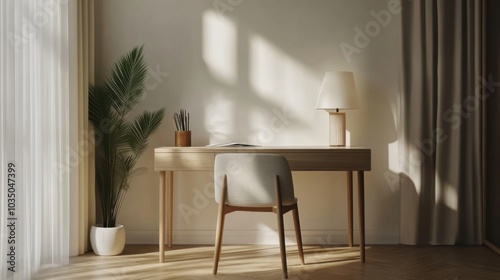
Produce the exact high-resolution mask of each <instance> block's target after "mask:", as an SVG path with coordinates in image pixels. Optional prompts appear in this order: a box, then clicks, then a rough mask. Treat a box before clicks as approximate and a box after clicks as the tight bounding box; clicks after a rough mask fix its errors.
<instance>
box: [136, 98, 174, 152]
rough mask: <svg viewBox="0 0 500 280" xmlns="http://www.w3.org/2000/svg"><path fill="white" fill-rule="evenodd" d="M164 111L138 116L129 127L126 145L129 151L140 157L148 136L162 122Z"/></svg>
mask: <svg viewBox="0 0 500 280" xmlns="http://www.w3.org/2000/svg"><path fill="white" fill-rule="evenodd" d="M164 114H165V109H163V108H162V109H160V110H158V111H156V112H144V113H142V115H140V116H138V117H137V118H136V119H135V121H134V122H133V123H132V125H131V126H130V133H129V139H128V143H129V145H130V148H131V151H132V152H133V153H135V154H136V155H138V156H139V155H140V154H141V153H142V151H143V150H144V149H145V148H146V147H147V144H148V141H147V140H148V138H149V135H151V134H152V133H153V132H154V131H155V130H156V129H157V128H158V127H159V126H160V123H161V121H162V120H163V116H164Z"/></svg>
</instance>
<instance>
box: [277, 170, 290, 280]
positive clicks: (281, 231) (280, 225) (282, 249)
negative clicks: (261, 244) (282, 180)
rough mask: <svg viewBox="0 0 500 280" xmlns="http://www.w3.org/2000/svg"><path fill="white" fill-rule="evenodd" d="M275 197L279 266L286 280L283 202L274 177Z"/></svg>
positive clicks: (279, 188)
mask: <svg viewBox="0 0 500 280" xmlns="http://www.w3.org/2000/svg"><path fill="white" fill-rule="evenodd" d="M276 197H277V200H278V205H277V206H276V208H277V212H278V213H276V214H277V215H276V216H277V218H278V235H279V238H280V253H281V266H282V270H283V278H285V279H288V269H287V265H286V247H285V245H286V244H285V227H284V223H283V204H282V203H283V202H282V200H281V187H280V184H279V177H278V176H276Z"/></svg>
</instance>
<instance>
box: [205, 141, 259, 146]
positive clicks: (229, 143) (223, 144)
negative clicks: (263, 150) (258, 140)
mask: <svg viewBox="0 0 500 280" xmlns="http://www.w3.org/2000/svg"><path fill="white" fill-rule="evenodd" d="M207 147H260V146H259V145H252V144H245V143H237V142H227V143H215V144H210V145H207Z"/></svg>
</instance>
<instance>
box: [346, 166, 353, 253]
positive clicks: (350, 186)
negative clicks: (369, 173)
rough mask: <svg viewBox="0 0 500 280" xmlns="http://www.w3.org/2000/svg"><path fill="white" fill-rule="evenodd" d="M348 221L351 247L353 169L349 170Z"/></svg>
mask: <svg viewBox="0 0 500 280" xmlns="http://www.w3.org/2000/svg"><path fill="white" fill-rule="evenodd" d="M347 222H348V230H349V247H352V246H353V245H352V244H353V242H352V235H353V234H352V232H353V230H352V228H353V225H352V171H347Z"/></svg>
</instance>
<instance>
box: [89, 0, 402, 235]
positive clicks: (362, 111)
mask: <svg viewBox="0 0 500 280" xmlns="http://www.w3.org/2000/svg"><path fill="white" fill-rule="evenodd" d="M231 4H232V5H233V6H231ZM388 5H389V7H390V8H388ZM391 5H394V6H391ZM397 8H398V5H397V2H394V3H393V1H392V0H377V1H373V0H357V1H352V0H348V1H347V0H346V1H334V0H330V1H327V0H324V1H319V0H313V1H311V0H308V1H289V0H274V1H273V0H265V1H264V0H251V1H250V0H241V1H238V0H232V1H228V0H216V1H213V0H207V1H201V0H196V1H195V0H187V1H186V0H175V1H160V0H146V1H131V0H100V1H96V78H97V80H98V81H102V79H103V77H105V75H106V74H107V73H109V70H110V67H111V65H112V63H113V62H114V61H115V60H116V59H117V57H118V56H119V55H122V54H124V53H126V52H127V51H129V50H130V49H132V48H133V47H134V46H137V45H141V44H143V45H144V49H145V57H146V60H147V62H148V64H149V65H150V67H151V73H150V77H149V80H148V90H147V92H146V96H145V98H144V101H143V102H142V103H141V105H139V106H138V107H139V108H138V110H144V109H157V108H160V107H165V108H166V109H167V117H166V119H165V120H164V123H163V124H162V126H161V128H160V130H159V132H157V133H156V134H155V135H154V136H153V137H152V138H151V141H150V146H149V149H148V151H147V152H146V154H145V156H144V157H143V159H142V160H141V162H139V166H141V167H143V168H144V172H143V173H142V174H141V175H139V176H137V177H136V178H135V179H134V180H133V181H132V187H131V189H130V191H129V193H128V194H127V197H126V199H125V201H124V204H123V208H122V211H121V213H120V215H119V217H118V221H119V223H122V224H124V225H125V226H126V228H127V242H128V243H157V242H158V236H157V229H158V174H157V173H155V172H154V171H153V149H154V147H159V146H172V145H173V134H174V127H173V122H172V118H171V115H172V114H173V112H175V111H178V110H179V109H180V108H185V109H187V110H188V111H189V112H190V113H191V122H192V124H191V129H192V131H193V132H192V133H193V145H206V144H209V143H214V142H222V141H243V142H249V143H254V144H259V145H327V144H328V135H327V133H328V115H327V113H326V112H324V111H317V110H315V103H316V98H317V95H318V93H319V89H320V85H321V81H322V78H323V75H324V72H325V71H331V70H349V71H353V72H354V74H355V79H356V83H357V87H358V91H359V98H360V106H361V107H360V108H359V109H358V110H351V111H348V112H347V127H348V130H349V133H350V143H351V145H354V146H364V147H369V148H371V149H372V171H371V172H369V173H368V174H367V175H366V233H367V242H368V243H398V232H399V211H400V210H399V189H398V186H397V181H394V180H388V179H392V178H393V176H391V174H394V173H392V172H397V169H396V167H395V166H397V162H396V161H395V159H396V157H397V154H396V153H397V143H396V139H397V134H396V125H397V120H398V117H397V96H398V91H399V84H398V80H399V72H400V69H399V67H400V62H401V61H400V58H399V54H400V52H399V47H400V44H399V41H400V36H399V34H400V15H399V14H398V12H399V11H398V10H397ZM221 9H224V10H221ZM381 10H384V11H386V12H382V13H379V11H381ZM389 10H390V11H389ZM377 14H378V15H379V16H377ZM387 15H390V20H388V17H387ZM377 17H378V18H379V21H380V22H381V23H377V21H376V18H377ZM361 30H363V31H361ZM366 32H368V33H370V35H366ZM342 48H344V52H343V51H342ZM349 51H351V52H352V53H351V54H350V55H346V54H345V53H348V52H349ZM294 180H295V184H296V194H297V197H298V198H299V207H300V214H301V225H302V229H303V236H304V237H303V238H304V241H305V242H306V243H320V244H325V243H341V244H345V243H346V242H347V236H346V225H347V219H346V201H345V197H346V191H345V187H344V184H345V175H344V173H322V172H296V173H294ZM175 184H176V186H177V188H176V189H175V195H174V197H175V205H174V207H175V211H176V213H175V221H174V228H175V232H174V242H176V243H193V244H199V243H204V244H210V243H213V240H214V229H215V224H216V212H217V207H216V204H215V202H214V201H213V197H212V188H213V185H212V179H211V176H210V174H209V173H208V172H185V173H181V172H179V173H178V174H176V176H175ZM355 194H356V193H355ZM355 215H356V216H355V217H357V212H355ZM288 218H290V217H288ZM285 223H286V224H287V229H288V230H291V229H292V228H293V227H292V223H291V219H287V220H286V221H285ZM275 228H276V226H275V217H274V216H273V214H255V213H250V214H245V213H237V214H233V215H229V216H228V218H227V223H226V232H225V241H226V242H227V243H253V242H258V243H277V236H276V235H275V231H274V229H275ZM355 229H357V224H355ZM289 233H291V232H289ZM290 237H291V238H290V241H291V242H293V241H294V238H293V234H291V235H290ZM356 239H357V238H356Z"/></svg>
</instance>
